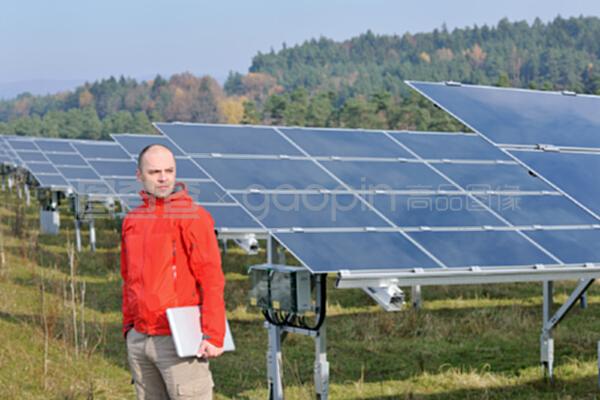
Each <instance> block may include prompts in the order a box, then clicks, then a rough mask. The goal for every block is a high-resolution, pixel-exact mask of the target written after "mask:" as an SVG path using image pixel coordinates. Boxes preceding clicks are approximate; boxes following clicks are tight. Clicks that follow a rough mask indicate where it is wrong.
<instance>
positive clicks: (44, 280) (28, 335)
mask: <svg viewBox="0 0 600 400" xmlns="http://www.w3.org/2000/svg"><path fill="white" fill-rule="evenodd" d="M0 200H1V202H0V232H2V236H1V238H0V243H1V245H0V252H3V254H4V262H3V263H2V262H1V259H0V263H1V264H0V343H2V344H1V345H0V399H133V398H134V392H133V387H132V385H130V376H129V373H128V369H127V365H126V354H125V346H124V341H123V339H122V337H121V332H120V322H121V314H120V303H121V294H120V285H121V281H120V275H119V265H118V258H119V257H118V256H119V249H118V247H117V244H118V242H119V241H118V239H119V231H118V224H119V223H118V221H114V220H110V219H104V220H99V221H98V222H97V238H98V251H97V252H96V253H91V252H89V251H88V250H84V251H83V252H82V253H80V254H75V259H74V267H75V268H74V270H73V271H71V269H70V263H69V257H68V252H69V248H70V247H71V244H70V243H72V242H73V237H74V235H73V230H72V226H73V225H72V218H71V217H70V215H69V213H68V211H67V210H66V209H65V210H64V212H63V213H62V221H61V222H62V225H63V227H62V228H61V234H60V235H59V236H45V235H39V234H38V230H37V228H38V212H37V206H36V205H32V206H31V207H29V208H24V206H23V205H22V203H23V202H22V201H20V200H18V199H17V198H16V196H15V195H14V194H13V193H7V192H0ZM86 243H87V237H86V236H85V235H84V244H86ZM2 249H3V250H2ZM264 259H265V255H264V252H262V253H259V254H258V255H257V256H252V257H249V256H246V255H244V253H243V252H241V251H238V250H237V249H234V248H230V251H229V252H228V254H227V255H226V256H225V257H224V263H223V265H224V270H225V273H226V278H227V287H226V302H227V308H228V315H229V319H230V323H231V328H232V331H233V333H234V337H235V340H236V344H237V347H238V351H237V352H235V353H234V354H226V355H224V356H223V357H222V358H220V359H218V360H215V361H213V362H212V364H211V368H212V371H213V374H214V377H215V381H216V384H217V386H216V388H215V390H216V394H217V396H216V398H217V399H265V398H266V396H267V390H266V361H265V352H266V348H267V335H266V330H265V329H264V328H263V325H262V316H260V314H259V313H258V312H257V311H256V310H253V309H250V308H247V306H246V305H247V300H246V299H247V292H248V289H249V281H248V278H247V275H246V270H247V267H248V266H249V265H252V264H255V263H260V262H263V261H264ZM333 281H334V279H333V277H332V279H330V282H329V284H330V290H329V295H328V298H329V306H328V319H327V337H328V357H329V361H330V364H331V365H330V369H331V371H330V372H331V378H330V398H331V399H386V400H388V399H536V398H547V399H593V398H597V397H600V391H598V389H597V387H596V383H597V366H596V362H597V361H596V343H597V341H598V340H600V317H599V315H598V311H600V291H599V290H598V288H597V286H596V285H594V286H592V288H591V289H590V291H589V297H588V301H589V307H588V309H586V310H580V309H579V308H577V309H575V310H573V311H572V312H571V314H570V315H569V316H568V317H567V318H566V320H565V321H563V322H562V323H561V325H560V326H559V327H558V328H557V329H556V330H555V333H554V338H555V346H556V349H555V368H556V369H555V375H556V380H555V381H554V382H553V383H550V382H546V381H545V380H544V379H543V378H542V376H541V371H540V366H539V334H540V328H541V291H542V289H541V284H539V283H535V284H504V285H480V286H452V287H450V286H449V287H431V288H429V287H426V288H424V306H423V308H422V309H421V310H418V311H415V310H410V309H408V310H406V311H403V312H399V313H386V312H384V311H382V310H381V309H380V308H379V307H378V306H376V305H374V303H373V302H372V301H371V300H370V299H369V298H368V297H367V296H366V295H365V294H364V293H362V292H361V291H358V290H336V289H334V288H333V283H334V282H333ZM574 286H575V284H574V282H567V283H556V284H555V293H556V296H555V298H556V301H557V302H562V301H564V300H565V299H566V297H567V296H568V294H569V292H570V289H571V288H573V287H574ZM313 348H314V347H313V342H312V340H310V339H308V338H306V337H300V336H297V335H289V336H288V337H287V338H286V340H285V342H284V347H283V351H284V385H285V391H286V398H287V399H309V398H312V397H313V388H312V363H313Z"/></svg>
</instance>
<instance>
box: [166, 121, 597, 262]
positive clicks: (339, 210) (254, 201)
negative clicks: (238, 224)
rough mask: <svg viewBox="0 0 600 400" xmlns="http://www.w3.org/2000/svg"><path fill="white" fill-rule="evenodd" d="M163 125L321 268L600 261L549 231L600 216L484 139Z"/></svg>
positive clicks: (585, 225) (588, 223)
mask: <svg viewBox="0 0 600 400" xmlns="http://www.w3.org/2000/svg"><path fill="white" fill-rule="evenodd" d="M156 127H157V128H158V129H159V130H160V131H161V132H162V133H163V134H164V135H166V136H167V137H168V138H169V139H171V140H172V141H173V143H175V144H176V145H177V147H178V148H179V149H180V150H181V151H183V152H184V153H186V154H189V155H190V156H191V158H192V159H193V160H194V162H195V163H197V165H198V166H200V167H201V168H202V170H203V171H204V172H205V173H206V174H207V175H208V176H210V177H211V178H213V179H214V180H215V182H217V183H218V184H219V185H220V186H221V187H222V188H223V190H224V191H226V192H227V193H228V194H229V195H231V196H232V197H233V198H235V199H236V200H237V202H238V203H239V204H240V205H241V206H242V207H244V208H245V209H246V210H248V211H249V212H250V213H251V214H252V215H253V216H254V218H255V219H256V220H257V221H258V222H259V223H260V224H261V225H262V226H263V227H264V228H265V229H267V230H269V231H270V232H272V233H273V235H274V236H275V237H276V238H277V239H278V240H279V241H280V242H281V243H282V244H283V245H284V246H285V247H287V248H288V249H289V250H290V251H291V252H292V253H293V254H294V255H295V256H296V257H297V258H298V259H299V260H300V261H301V262H303V263H304V265H305V266H307V267H308V268H309V269H311V270H312V271H313V272H334V271H336V272H337V271H340V270H357V271H358V270H360V271H365V270H367V271H373V270H385V269H389V270H402V269H415V268H417V269H431V270H440V271H441V270H453V269H456V270H458V269H464V268H470V269H472V268H474V267H475V268H494V267H499V266H512V267H516V268H518V267H520V266H531V265H535V264H546V265H554V264H559V265H562V264H570V263H581V262H589V261H592V260H599V259H600V251H594V250H592V251H591V252H592V254H591V255H590V254H589V252H588V254H579V255H578V254H575V253H576V252H571V253H573V254H571V253H569V252H567V251H565V249H564V247H566V245H567V243H566V242H565V243H562V244H563V245H562V246H557V245H556V243H552V242H549V241H546V240H545V238H544V237H542V236H543V235H541V234H539V232H543V233H547V232H551V231H553V230H558V229H565V228H568V229H580V228H581V229H586V232H588V233H590V232H597V231H596V230H593V229H592V228H594V227H597V224H598V223H599V222H600V221H598V219H597V218H596V217H595V216H594V215H592V214H590V213H589V212H587V211H586V210H584V209H582V208H581V207H579V206H578V205H577V204H574V203H573V202H572V201H570V200H569V199H568V198H567V197H565V196H564V195H563V194H562V193H560V192H558V191H556V190H555V189H554V188H553V187H552V186H551V185H549V184H547V183H546V182H545V181H543V180H542V179H539V178H538V177H535V176H533V175H531V174H529V173H528V171H527V170H526V169H524V168H522V166H520V165H519V164H518V163H517V162H516V161H514V160H513V159H511V158H510V157H509V156H508V155H507V154H506V153H504V152H503V151H501V150H499V149H498V148H496V147H494V146H493V145H491V144H490V143H488V142H487V141H486V140H484V139H482V138H481V137H479V136H477V135H473V134H470V135H469V134H435V133H416V132H385V131H358V130H354V131H350V130H334V129H307V128H277V127H275V128H273V127H239V126H220V125H203V124H156ZM516 203H518V204H516ZM557 207H558V208H559V209H560V213H558V214H557V213H556V212H555V211H556V209H557ZM592 236H593V235H592ZM590 239H593V238H590ZM538 240H539V241H538ZM540 242H544V243H546V244H542V243H540Z"/></svg>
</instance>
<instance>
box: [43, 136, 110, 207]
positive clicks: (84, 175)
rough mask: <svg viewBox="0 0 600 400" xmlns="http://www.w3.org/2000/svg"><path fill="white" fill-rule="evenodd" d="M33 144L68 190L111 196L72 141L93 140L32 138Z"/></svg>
mask: <svg viewBox="0 0 600 400" xmlns="http://www.w3.org/2000/svg"><path fill="white" fill-rule="evenodd" d="M32 141H33V143H34V144H35V146H36V147H37V148H38V149H39V151H40V152H41V153H42V154H44V157H46V159H47V160H48V161H49V162H50V163H52V165H53V166H54V167H55V168H56V170H57V171H58V172H59V173H60V174H61V176H62V177H63V178H64V179H65V181H66V182H67V183H68V185H69V190H70V191H73V192H75V193H76V194H79V195H87V196H91V197H107V196H108V197H111V196H112V193H111V190H110V188H109V187H108V185H107V184H106V183H105V182H104V181H103V180H102V179H101V178H100V176H99V175H98V174H97V173H96V172H95V171H94V170H93V169H92V168H91V167H90V166H89V165H88V164H87V162H85V160H84V159H83V157H81V156H80V155H79V154H78V152H77V150H76V149H75V147H74V146H73V144H74V143H78V144H91V143H94V142H93V141H85V140H79V139H74V140H71V139H58V138H52V139H48V138H33V139H32Z"/></svg>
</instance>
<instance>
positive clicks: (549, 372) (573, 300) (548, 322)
mask: <svg viewBox="0 0 600 400" xmlns="http://www.w3.org/2000/svg"><path fill="white" fill-rule="evenodd" d="M551 283H552V282H544V308H543V314H544V315H543V316H544V325H543V327H542V335H541V340H540V342H541V361H542V370H543V372H544V373H545V375H546V376H547V377H548V378H550V379H551V380H552V378H553V363H554V340H553V339H552V329H554V327H556V325H558V324H559V323H560V321H562V320H563V318H564V317H565V316H566V315H567V313H568V312H569V311H570V310H571V309H572V308H573V307H574V306H575V304H577V301H579V300H580V299H581V296H583V295H584V294H585V292H586V291H587V290H588V288H589V287H590V286H591V285H592V283H594V279H582V280H580V281H579V284H578V285H577V287H575V289H574V290H573V292H571V294H570V295H569V298H568V299H567V301H565V303H564V304H563V305H562V306H560V308H559V309H558V310H557V311H556V312H555V313H554V315H552V316H550V315H551V304H552V284H551Z"/></svg>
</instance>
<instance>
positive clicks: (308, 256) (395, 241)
mask: <svg viewBox="0 0 600 400" xmlns="http://www.w3.org/2000/svg"><path fill="white" fill-rule="evenodd" d="M274 236H275V237H276V238H277V239H278V240H279V241H281V243H283V244H284V245H285V246H286V247H287V248H288V249H289V250H290V251H291V252H292V254H294V255H295V256H296V258H298V259H299V260H300V261H301V262H302V263H303V264H304V265H306V266H309V268H310V269H311V270H312V271H313V272H338V271H339V270H340V269H345V270H365V269H378V270H381V269H390V270H391V269H393V270H399V269H413V268H415V267H418V268H423V269H435V270H441V269H442V268H441V267H439V266H438V265H437V264H436V263H435V261H433V260H432V259H431V258H429V257H428V256H427V255H425V254H424V253H423V252H422V251H421V250H420V249H419V248H418V247H417V246H415V245H414V244H413V243H412V242H411V241H410V240H408V239H407V238H406V237H404V236H403V235H402V234H400V233H397V232H293V233H275V234H274Z"/></svg>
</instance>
